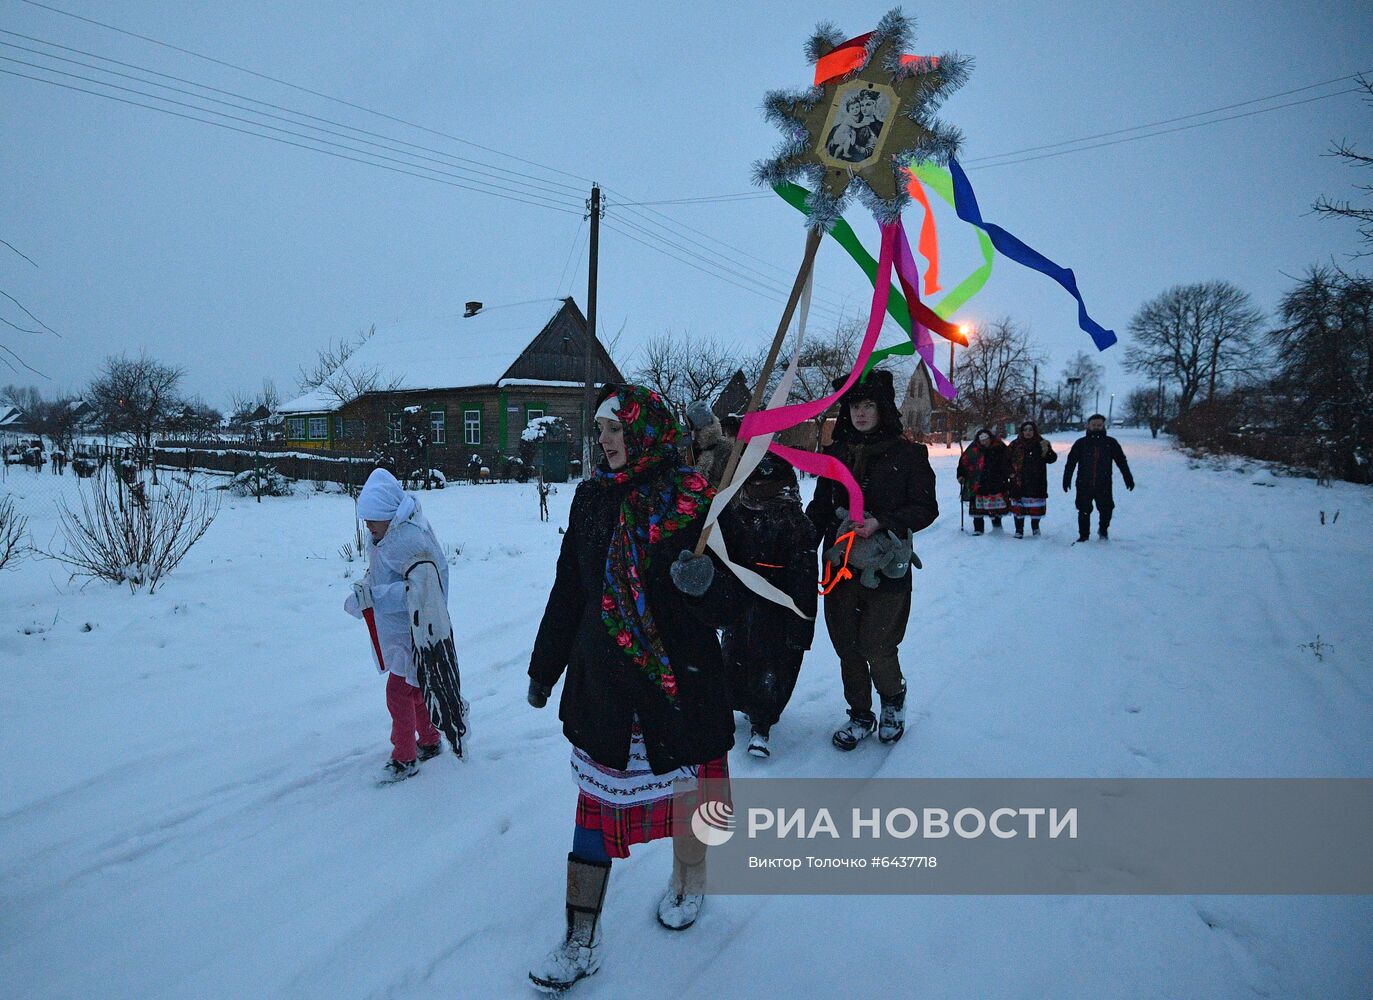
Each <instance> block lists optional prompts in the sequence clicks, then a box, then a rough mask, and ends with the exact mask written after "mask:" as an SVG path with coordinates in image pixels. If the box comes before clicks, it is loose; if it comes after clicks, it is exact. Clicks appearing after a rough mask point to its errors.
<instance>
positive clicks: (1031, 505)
mask: <svg viewBox="0 0 1373 1000" xmlns="http://www.w3.org/2000/svg"><path fill="white" fill-rule="evenodd" d="M1048 509H1049V498H1048V497H1011V513H1012V514H1014V515H1015V516H1016V517H1043V516H1044V512H1045V511H1046V510H1048Z"/></svg>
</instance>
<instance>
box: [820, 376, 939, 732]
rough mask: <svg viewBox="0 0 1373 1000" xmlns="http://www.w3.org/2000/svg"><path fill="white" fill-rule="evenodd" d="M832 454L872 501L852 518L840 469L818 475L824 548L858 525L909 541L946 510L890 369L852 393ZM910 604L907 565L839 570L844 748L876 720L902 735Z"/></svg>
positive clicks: (836, 638) (865, 532)
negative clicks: (911, 436) (843, 511)
mask: <svg viewBox="0 0 1373 1000" xmlns="http://www.w3.org/2000/svg"><path fill="white" fill-rule="evenodd" d="M842 385H843V380H839V379H836V380H835V388H836V389H838V388H840V387H841V386H842ZM825 454H827V455H830V456H832V457H834V458H837V459H839V461H841V462H843V463H844V465H845V466H847V467H848V469H849V471H850V472H851V473H853V477H854V478H855V479H856V480H857V481H858V485H859V487H860V488H861V489H862V491H863V504H864V519H863V522H862V523H861V524H852V523H851V522H848V521H845V520H844V519H842V518H841V517H840V515H839V513H838V511H839V509H840V508H841V507H845V506H847V504H848V497H847V495H846V494H845V491H844V487H843V486H842V485H841V484H839V483H837V482H835V481H834V480H832V479H821V480H820V482H819V484H818V485H817V486H816V488H815V496H814V498H813V499H812V500H811V502H810V505H809V506H808V507H807V508H806V516H808V517H809V518H810V519H811V522H812V523H813V524H814V525H815V527H816V530H817V531H818V532H819V534H820V536H821V538H822V539H823V543H822V544H823V546H824V548H825V549H829V548H830V547H832V546H833V545H834V544H835V539H836V538H837V537H838V536H839V535H841V534H843V533H845V532H847V531H849V530H850V529H852V530H853V531H854V532H855V533H856V534H857V535H858V536H859V537H862V538H871V537H872V536H873V535H874V534H876V533H877V532H879V531H889V532H891V533H893V534H894V535H895V536H896V538H897V540H899V542H900V543H901V544H904V545H908V544H909V541H908V534H907V533H908V532H916V531H921V530H923V529H924V528H927V527H929V525H931V524H932V523H934V519H935V518H937V517H938V516H939V504H938V502H937V501H936V500H935V496H934V470H933V469H931V468H930V459H929V453H928V451H926V449H925V446H924V445H923V444H916V443H914V442H912V441H907V440H906V439H905V438H904V437H902V435H901V414H900V413H899V412H898V410H897V409H896V392H895V390H894V389H893V387H892V377H891V372H889V371H884V370H882V369H880V368H878V369H873V370H872V371H870V372H868V374H867V377H866V378H865V379H864V380H862V381H859V382H855V383H854V385H853V386H852V388H850V389H849V391H848V392H846V393H844V395H843V397H842V398H841V399H840V401H839V418H838V420H837V421H836V422H835V428H834V443H833V444H832V445H830V447H828V448H827V449H825ZM910 613H911V573H910V569H909V568H907V570H906V572H905V573H904V574H903V575H902V576H900V577H897V578H886V577H883V578H881V579H880V580H879V582H878V584H877V586H876V587H875V588H871V589H870V588H868V587H865V586H863V585H862V583H861V582H860V580H859V578H858V577H856V576H855V577H853V578H852V579H847V580H840V581H839V582H837V583H836V584H834V586H833V587H832V589H830V591H829V592H828V593H827V594H826V595H825V626H826V628H827V629H828V630H829V635H830V641H831V642H833V643H834V650H835V652H836V653H838V654H839V664H840V669H841V672H842V675H843V679H844V698H845V699H846V700H847V701H848V704H849V710H848V714H849V721H848V723H847V724H845V725H843V726H841V727H840V728H839V729H838V730H836V731H835V733H834V736H833V743H834V745H835V746H836V747H838V748H839V749H840V750H852V749H853V748H854V747H856V746H857V745H858V742H859V741H860V740H863V739H865V738H867V737H868V736H869V735H871V734H872V732H873V730H875V729H876V730H878V738H879V739H880V740H882V742H884V743H895V742H896V741H897V740H899V739H901V737H902V735H904V733H905V731H906V723H905V719H906V681H905V678H904V677H903V676H902V674H901V663H900V660H899V659H898V657H897V649H898V647H899V646H900V644H901V640H902V638H903V637H904V636H905V634H906V622H907V620H908V619H909V618H910ZM874 687H876V688H877V695H878V698H879V699H880V700H881V703H882V720H881V726H880V729H879V726H878V720H877V717H876V716H874V715H873V712H872V690H873V688H874Z"/></svg>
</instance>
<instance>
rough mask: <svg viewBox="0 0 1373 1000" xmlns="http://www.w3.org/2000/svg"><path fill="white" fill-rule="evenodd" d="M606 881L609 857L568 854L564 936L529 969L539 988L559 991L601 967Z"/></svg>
mask: <svg viewBox="0 0 1373 1000" xmlns="http://www.w3.org/2000/svg"><path fill="white" fill-rule="evenodd" d="M609 881H610V862H609V861H605V862H596V861H586V860H584V859H582V858H579V857H577V856H576V855H575V854H569V855H568V856H567V936H566V937H565V938H564V939H563V942H562V943H561V944H560V945H558V946H557V947H556V948H554V949H553V950H552V951H550V952H549V953H548V955H547V956H546V957H545V958H544V960H543V961H542V962H540V963H539V964H538V965H536V966H535V967H534V968H533V969H531V970H530V971H529V980H530V982H532V983H533V984H534V985H535V986H536V987H537V988H538V989H541V990H543V991H544V992H545V993H561V992H563V991H564V990H566V989H567V988H568V987H569V986H571V985H572V984H573V983H575V982H577V980H579V979H585V978H586V977H587V976H590V975H592V974H593V973H595V972H596V970H598V969H599V968H600V967H601V957H600V955H599V954H598V950H599V948H600V946H601V928H600V922H601V909H602V907H603V906H604V905H605V889H606V884H607V883H608V882H609Z"/></svg>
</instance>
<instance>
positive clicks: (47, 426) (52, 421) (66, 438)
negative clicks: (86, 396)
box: [33, 397, 83, 454]
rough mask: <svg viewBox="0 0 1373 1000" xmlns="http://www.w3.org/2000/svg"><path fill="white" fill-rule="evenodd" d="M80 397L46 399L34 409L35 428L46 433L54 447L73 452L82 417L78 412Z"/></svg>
mask: <svg viewBox="0 0 1373 1000" xmlns="http://www.w3.org/2000/svg"><path fill="white" fill-rule="evenodd" d="M79 402H80V400H78V399H73V398H70V397H63V398H60V399H54V400H49V401H45V402H43V403H42V404H40V405H39V406H38V407H37V409H36V410H35V411H34V414H33V417H34V429H35V430H37V431H38V432H39V433H40V434H43V435H46V436H47V437H48V438H49V439H50V440H51V441H52V443H53V447H55V448H57V449H58V450H60V451H64V452H66V453H67V454H71V451H72V445H73V443H74V440H75V438H76V432H77V430H78V429H80V426H81V421H82V419H83V418H82V417H81V415H80V414H79V413H78V412H77V409H76V407H77V404H78V403H79Z"/></svg>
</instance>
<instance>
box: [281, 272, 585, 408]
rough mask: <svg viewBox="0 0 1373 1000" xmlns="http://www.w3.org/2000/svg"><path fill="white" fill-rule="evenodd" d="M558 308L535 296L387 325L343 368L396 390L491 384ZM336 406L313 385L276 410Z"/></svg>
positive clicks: (551, 301) (356, 376)
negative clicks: (370, 376)
mask: <svg viewBox="0 0 1373 1000" xmlns="http://www.w3.org/2000/svg"><path fill="white" fill-rule="evenodd" d="M562 308H563V300H562V299H537V300H534V301H531V302H519V303H515V304H512V305H508V306H489V307H487V308H485V309H483V310H482V311H481V312H479V313H477V314H476V315H475V316H468V317H463V316H461V315H458V316H446V317H439V318H435V319H432V320H429V321H427V322H422V323H419V322H413V323H397V324H392V325H389V326H386V327H383V328H379V329H378V330H377V332H376V333H375V334H374V335H373V336H372V337H371V338H369V339H368V340H367V342H366V343H364V344H363V345H362V346H361V347H359V348H358V349H357V350H356V351H354V352H353V354H352V355H351V356H349V358H348V360H347V361H346V362H344V365H343V367H344V368H345V369H346V370H347V371H349V372H352V373H353V375H354V381H363V379H362V378H361V377H362V376H364V375H365V374H367V373H369V372H376V373H377V374H378V375H379V376H380V378H379V379H378V382H379V383H380V384H391V383H392V382H393V381H394V382H395V387H396V388H397V389H451V388H455V387H459V386H482V385H495V384H496V383H497V382H499V381H500V380H501V379H502V378H504V376H505V375H506V373H507V372H508V371H509V370H510V367H511V366H512V365H513V364H514V363H515V362H516V361H517V360H519V357H520V355H521V354H523V353H524V349H525V348H526V347H528V346H529V342H530V341H532V340H533V339H534V338H535V336H537V335H538V334H539V333H540V332H541V331H542V330H543V328H544V327H545V326H547V325H548V323H549V321H550V320H552V319H553V317H554V316H556V315H557V314H558V312H559V310H561V309H562ZM336 374H338V373H336ZM345 381H346V380H345ZM524 381H526V382H529V381H531V380H528V379H526V380H524ZM533 384H544V383H533ZM576 384H577V385H580V384H581V383H580V382H578V383H576ZM338 407H339V400H338V396H337V394H336V393H332V392H330V391H329V390H328V389H315V390H313V391H311V392H307V393H306V394H305V395H303V396H299V397H297V398H296V399H292V400H290V401H288V402H286V403H284V404H282V405H281V406H279V407H278V408H277V412H278V413H320V412H333V411H334V410H336V409H338Z"/></svg>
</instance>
